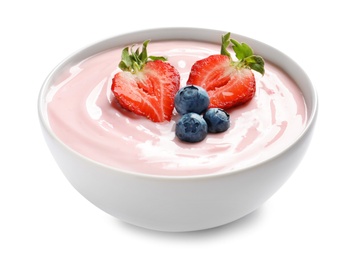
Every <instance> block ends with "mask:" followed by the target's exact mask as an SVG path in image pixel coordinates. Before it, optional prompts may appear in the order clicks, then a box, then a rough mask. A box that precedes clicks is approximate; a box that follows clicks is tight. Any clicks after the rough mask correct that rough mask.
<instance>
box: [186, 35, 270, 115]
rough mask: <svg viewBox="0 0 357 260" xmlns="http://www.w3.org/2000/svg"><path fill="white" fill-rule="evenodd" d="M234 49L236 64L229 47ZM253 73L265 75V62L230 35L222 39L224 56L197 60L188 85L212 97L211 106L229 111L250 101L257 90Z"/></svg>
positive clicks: (217, 55)
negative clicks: (204, 91) (200, 88)
mask: <svg viewBox="0 0 357 260" xmlns="http://www.w3.org/2000/svg"><path fill="white" fill-rule="evenodd" d="M230 44H232V48H233V50H234V52H235V55H236V57H237V59H238V60H237V61H234V60H233V59H232V57H231V55H230V52H229V51H228V50H227V48H228V47H229V46H230ZM252 70H256V71H258V72H259V73H261V74H262V75H263V74H264V60H263V58H262V57H260V56H257V55H254V54H253V50H252V49H251V48H250V47H249V46H248V45H247V44H245V43H239V42H237V41H236V40H234V39H230V33H227V34H225V35H223V36H222V48H221V54H214V55H211V56H208V57H207V58H204V59H201V60H198V61H196V62H195V63H194V64H193V66H192V68H191V72H190V75H189V78H188V80H187V84H188V85H190V84H193V85H198V86H201V87H202V88H204V89H205V90H206V91H207V93H208V95H209V97H210V106H209V107H211V108H212V107H217V108H222V109H228V108H231V107H234V106H238V105H241V104H244V103H246V102H248V101H250V100H251V99H252V98H253V97H254V95H255V91H256V82H255V77H254V74H253V72H252Z"/></svg>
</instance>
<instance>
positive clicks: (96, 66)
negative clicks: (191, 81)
mask: <svg viewBox="0 0 357 260" xmlns="http://www.w3.org/2000/svg"><path fill="white" fill-rule="evenodd" d="M140 44H141V43H140ZM123 47H125V46H123ZM121 50H122V49H120V48H118V49H111V50H108V51H105V52H102V53H99V54H97V55H95V56H92V57H89V58H87V59H86V60H83V61H82V62H80V63H78V64H75V65H73V66H72V67H69V68H68V69H67V70H64V71H63V73H62V74H61V75H60V76H59V77H57V79H56V82H55V84H53V85H52V86H51V88H50V90H49V92H48V95H47V114H48V120H49V123H50V126H51V128H52V129H53V131H54V133H55V134H56V135H57V136H58V138H59V139H60V140H62V141H63V142H64V143H65V144H66V145H68V146H69V147H70V148H72V149H73V150H75V151H77V152H78V153H80V154H82V155H84V156H86V157H88V158H90V159H92V160H94V161H97V162H99V163H102V164H105V165H108V166H110V167H115V168H118V169H120V170H122V171H126V172H135V173H143V174H153V175H161V176H197V175H207V174H217V173H224V172H229V171H232V170H238V169H241V168H244V167H248V166H251V165H253V164H256V163H259V162H261V161H263V160H266V159H268V158H270V157H272V156H274V155H275V154H277V153H279V152H280V151H282V150H283V149H284V148H286V147H287V146H288V145H289V144H291V143H292V142H294V141H295V140H296V139H297V138H298V137H299V135H300V134H301V133H302V131H303V129H304V127H305V125H306V120H307V117H306V106H305V102H304V98H303V95H302V93H301V91H300V89H299V88H298V86H297V85H296V84H295V83H294V82H293V81H292V80H291V79H290V78H289V77H288V76H287V75H286V74H285V73H284V71H283V70H282V69H283V68H282V69H281V68H278V67H276V66H274V65H273V64H271V63H269V62H268V61H266V65H265V69H266V72H265V75H264V76H261V75H260V74H258V73H255V76H256V83H257V91H256V94H255V97H254V98H253V100H251V101H250V102H249V103H248V104H246V105H243V106H239V107H236V108H233V109H230V110H228V112H229V113H230V116H231V117H230V118H231V126H230V128H229V129H228V131H226V132H224V133H219V134H208V136H207V138H206V139H205V140H203V141H202V142H200V143H195V144H191V143H183V142H181V141H179V140H178V139H177V138H176V137H175V123H176V121H177V120H178V119H179V115H177V113H176V112H175V111H174V116H173V119H172V120H171V121H170V122H164V123H153V122H151V121H150V120H148V119H146V118H144V117H140V116H137V115H135V114H134V113H132V112H129V111H126V110H124V109H122V108H121V107H120V106H119V105H118V103H117V101H116V100H115V99H114V97H113V94H112V93H111V89H110V88H111V83H112V78H113V76H114V74H115V73H117V72H118V71H120V70H119V68H118V63H119V61H120V58H121ZM148 52H149V55H157V56H166V57H167V58H168V61H169V62H170V63H171V64H172V65H173V66H175V67H176V68H177V70H178V71H179V72H180V75H181V87H183V86H185V84H186V81H187V78H188V75H189V71H190V69H191V66H192V64H193V63H194V62H195V61H196V60H199V59H202V58H205V57H207V56H208V55H211V54H217V53H219V52H220V46H219V45H215V44H211V43H203V42H190V41H166V42H151V43H149V45H148Z"/></svg>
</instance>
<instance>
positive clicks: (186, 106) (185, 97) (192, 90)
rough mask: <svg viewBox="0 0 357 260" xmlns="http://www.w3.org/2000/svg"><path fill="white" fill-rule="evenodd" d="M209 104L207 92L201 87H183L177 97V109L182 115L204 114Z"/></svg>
mask: <svg viewBox="0 0 357 260" xmlns="http://www.w3.org/2000/svg"><path fill="white" fill-rule="evenodd" d="M209 102H210V101H209V97H208V94H207V92H206V90H205V89H203V88H201V87H199V86H194V85H189V86H186V87H183V88H181V89H180V90H179V91H178V92H177V93H176V95H175V108H176V111H177V112H178V113H179V114H180V115H184V114H186V113H190V112H193V113H197V114H202V113H203V112H204V111H206V110H207V108H208V105H209Z"/></svg>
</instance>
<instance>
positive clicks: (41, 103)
mask: <svg viewBox="0 0 357 260" xmlns="http://www.w3.org/2000/svg"><path fill="white" fill-rule="evenodd" d="M180 32H181V34H182V33H185V37H180V38H179V39H178V38H177V36H175V35H176V34H178V33H180ZM153 33H154V34H159V33H161V35H162V36H161V37H154V40H196V41H209V42H213V41H212V40H208V38H213V37H212V34H216V35H219V37H216V38H217V39H220V36H221V35H223V34H225V33H227V31H223V30H217V29H208V28H200V27H159V28H148V29H142V30H137V31H132V32H124V33H121V34H116V35H114V36H112V37H107V38H104V39H102V40H98V41H96V42H94V43H92V44H88V45H87V46H85V47H82V48H80V49H78V50H77V51H74V52H73V53H72V54H70V55H68V56H67V57H66V58H64V59H63V60H62V61H60V62H59V63H58V64H57V65H56V66H55V67H54V68H53V69H52V70H51V71H50V73H49V74H48V75H47V77H46V78H45V80H44V82H43V83H42V86H41V88H40V91H39V94H38V99H37V112H38V117H39V121H40V124H41V126H42V127H43V129H44V130H45V131H46V132H47V134H48V135H50V137H51V138H53V140H55V141H56V142H57V143H58V144H60V145H61V146H62V147H63V148H65V150H66V151H68V152H69V153H72V154H73V155H75V156H77V157H80V158H81V159H82V160H85V161H87V162H88V163H91V164H95V165H97V166H99V167H104V168H106V169H108V170H111V171H113V172H115V173H118V174H125V175H131V176H136V177H141V178H149V179H161V180H192V179H210V178H217V177H221V176H227V175H232V174H238V173H240V172H245V171H247V170H250V169H252V168H257V167H260V166H261V165H263V164H266V163H268V162H270V161H272V160H274V159H275V158H277V157H279V156H281V155H282V154H284V153H286V152H287V151H288V150H289V149H291V148H292V147H294V146H295V145H296V143H298V142H299V141H300V140H301V139H302V138H303V137H304V136H305V135H306V134H307V133H308V132H309V131H310V130H311V128H312V127H313V125H314V123H315V121H316V117H317V113H318V95H317V90H316V88H315V87H314V85H313V84H312V82H311V80H310V78H309V77H308V75H307V74H306V72H305V71H304V70H303V69H302V68H301V67H300V66H299V65H298V64H297V63H296V62H295V61H294V60H292V59H291V58H290V57H289V56H287V55H286V54H284V53H283V52H281V51H279V50H278V49H276V48H274V47H273V46H270V45H268V44H266V43H263V42H261V41H259V40H256V39H253V38H250V37H247V36H244V35H241V34H237V33H235V32H231V35H232V36H233V37H236V38H238V37H239V39H241V41H245V42H249V45H250V46H251V47H252V48H253V49H255V46H260V47H261V46H264V47H265V48H269V49H270V50H272V51H274V55H275V54H279V55H280V56H282V57H283V58H284V59H286V60H288V61H289V62H290V63H291V64H292V65H293V66H295V68H297V69H299V70H300V71H299V73H300V75H302V76H303V77H304V78H305V80H306V82H307V85H308V88H309V91H310V92H311V94H312V95H311V100H310V101H309V102H310V106H311V107H310V112H309V113H308V120H307V123H306V125H305V127H304V130H303V131H302V132H301V133H300V134H299V135H298V136H296V138H295V140H294V141H292V142H291V143H289V145H287V146H286V147H284V148H283V149H282V150H281V151H279V152H277V153H275V154H274V155H272V156H270V157H269V158H267V159H265V160H262V161H260V162H258V163H255V164H254V165H248V166H245V167H243V168H240V169H237V170H234V171H225V172H221V173H210V174H202V175H185V176H179V175H159V174H149V173H139V172H135V171H127V170H120V169H118V168H117V167H114V166H110V165H106V164H104V163H101V162H98V161H96V160H94V159H91V158H89V157H86V156H84V155H82V154H81V153H79V152H77V151H75V150H74V149H72V148H71V147H69V146H68V145H67V144H65V143H64V142H63V141H62V140H61V139H60V138H59V137H57V135H56V134H55V133H54V132H53V131H52V130H51V127H50V125H49V122H48V120H47V117H46V115H47V114H46V102H45V99H46V94H47V92H46V91H47V89H48V87H49V86H50V84H49V83H50V81H51V80H52V77H53V76H54V75H55V74H56V73H57V71H58V70H60V69H61V67H63V66H64V65H65V64H66V63H68V62H69V61H70V60H71V59H74V58H75V57H81V56H86V57H89V56H91V55H94V54H97V53H100V52H101V51H94V52H93V50H92V49H95V47H96V46H100V45H102V47H101V48H100V49H103V50H102V51H104V50H109V49H110V48H114V47H121V46H122V47H124V46H127V45H128V44H133V43H135V42H138V41H144V40H146V39H148V38H150V37H146V35H147V36H150V35H151V36H152V35H153ZM197 35H199V37H201V38H200V39H197V38H198V36H197ZM145 37H146V38H145ZM175 37H176V38H175ZM121 38H126V39H131V40H130V41H128V43H126V44H124V43H121V44H119V43H118V39H121ZM159 38H160V39H159ZM133 39H134V40H133ZM114 42H117V43H116V44H114ZM213 43H214V42H213ZM216 43H219V44H220V42H216ZM264 59H266V58H265V57H264ZM82 60H83V59H82ZM266 60H270V59H269V58H268V59H266ZM273 63H274V62H273ZM278 67H279V68H281V66H278ZM281 69H282V70H283V71H284V72H285V73H287V74H288V75H289V76H290V77H291V76H292V75H291V73H288V72H287V71H286V70H285V69H283V68H281ZM298 86H299V88H300V89H301V86H300V85H298ZM304 98H305V99H306V96H305V95H304ZM305 102H306V101H305Z"/></svg>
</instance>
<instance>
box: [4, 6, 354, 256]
mask: <svg viewBox="0 0 357 260" xmlns="http://www.w3.org/2000/svg"><path fill="white" fill-rule="evenodd" d="M352 4H353V1H349V0H340V1H329V0H326V1H311V0H310V1H304V0H300V1H271V0H270V1H269V0H266V1H237V0H236V1H229V0H226V1H212V3H211V2H208V1H202V2H200V1H197V2H194V1H192V0H191V1H186V0H180V1H155V0H152V1H149V0H147V1H120V0H117V1H107V0H101V1H97V2H96V3H94V1H75V0H71V1H67V0H62V1H36V0H33V1H24V0H23V1H2V2H1V4H0V28H1V31H0V33H1V40H0V46H1V48H0V73H1V74H0V80H1V96H0V106H1V107H0V113H1V117H0V120H1V126H0V131H1V135H0V138H1V142H0V149H1V156H0V158H1V163H0V211H1V213H0V259H6V260H7V259H38V260H39V259H180V260H182V259H205V260H209V259H275V260H276V259H344V260H346V259H357V249H356V245H357V213H356V206H357V202H356V200H357V177H356V174H357V167H356V159H357V152H356V147H357V138H356V133H357V127H356V125H357V124H356V120H357V117H356V112H357V108H356V105H357V84H356V83H357V79H356V75H357V72H356V63H357V54H356V50H357V41H356V34H357V33H356V24H357V19H356V18H355V17H356V16H355V15H356V14H355V10H356V9H355V8H354V7H353V6H352ZM162 26H165V27H168V26H186V27H204V28H213V29H219V30H223V31H231V32H234V33H238V34H242V35H245V36H248V37H251V38H255V39H257V40H260V41H263V42H265V43H267V44H269V45H272V46H274V47H276V48H278V49H280V50H281V51H283V52H285V53H286V54H287V55H289V56H290V57H292V58H293V59H295V60H296V61H297V62H298V63H299V64H300V65H301V67H302V68H303V69H304V70H305V71H306V72H307V74H308V75H309V76H310V78H311V80H312V82H313V84H314V85H315V86H316V88H317V90H318V94H319V101H320V104H319V118H318V122H317V127H316V131H315V135H314V138H313V141H312V143H311V146H310V148H309V150H308V152H307V154H306V157H305V158H304V160H303V162H302V163H301V164H300V166H299V168H298V169H297V170H296V172H295V173H294V174H293V176H292V177H291V178H290V179H289V180H288V182H287V183H286V184H285V185H284V186H283V187H282V188H281V189H280V190H279V191H278V192H277V193H276V194H275V195H274V196H273V197H272V198H271V199H270V200H269V201H268V202H267V203H265V204H264V205H263V206H262V207H261V208H260V209H258V210H257V211H255V212H254V213H252V214H250V215H248V216H246V217H244V218H242V219H240V220H238V221H236V222H234V223H232V224H229V225H226V226H223V227H220V228H215V229H212V230H206V231H200V232H191V233H177V234H176V233H162V232H155V231H150V230H145V229H141V228H137V227H134V226H131V225H128V224H125V223H122V222H121V221H119V220H117V219H114V218H113V217H111V216H109V215H107V214H106V213H104V212H102V211H100V210H99V209H97V208H96V207H94V206H93V205H92V204H90V203H89V202H88V201H87V200H85V199H84V198H83V197H82V196H81V195H79V193H78V192H77V191H75V190H74V189H73V188H72V186H71V185H70V184H69V183H68V181H67V180H66V179H65V177H64V176H63V174H62V173H61V172H60V170H59V168H58V167H57V165H56V164H55V162H54V160H53V159H52V157H51V155H50V153H49V150H48V148H47V146H46V144H45V142H44V140H43V138H42V135H41V132H40V128H39V123H38V117H37V95H38V92H39V90H40V88H41V85H42V83H43V81H44V79H45V77H46V76H47V75H48V74H49V72H50V71H51V70H52V69H53V68H54V67H55V66H56V65H57V64H58V63H59V62H61V61H62V60H63V59H64V58H65V57H67V56H69V55H70V54H72V53H73V52H75V51H77V50H78V49H80V48H82V47H85V46H87V45H89V44H92V43H94V42H97V41H99V40H102V39H104V38H107V37H111V36H114V35H117V34H122V33H125V32H129V31H133V30H142V29H146V28H155V27H162Z"/></svg>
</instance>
